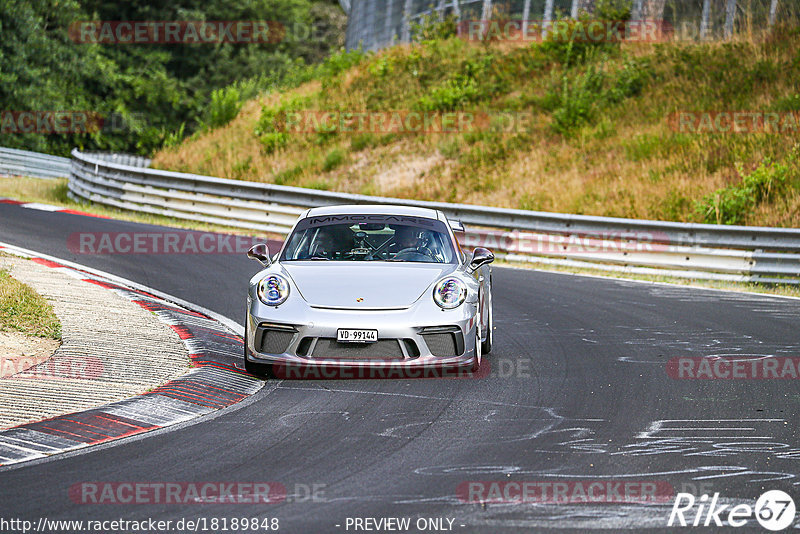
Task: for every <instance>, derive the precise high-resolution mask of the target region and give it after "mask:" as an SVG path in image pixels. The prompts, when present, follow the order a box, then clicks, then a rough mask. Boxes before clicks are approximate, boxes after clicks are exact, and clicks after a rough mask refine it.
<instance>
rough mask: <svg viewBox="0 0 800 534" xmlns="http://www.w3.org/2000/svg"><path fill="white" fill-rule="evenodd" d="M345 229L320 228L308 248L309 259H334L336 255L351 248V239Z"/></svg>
mask: <svg viewBox="0 0 800 534" xmlns="http://www.w3.org/2000/svg"><path fill="white" fill-rule="evenodd" d="M350 233H351V232H350V231H349V230H347V229H341V228H337V227H330V228H320V230H319V231H318V232H317V235H316V236H315V237H314V241H313V243H312V244H311V247H310V257H311V258H312V259H313V258H326V259H329V260H331V259H334V258H335V257H336V255H337V254H340V253H342V252H347V251H349V250H350V249H351V248H352V242H353V237H352V235H347V234H350Z"/></svg>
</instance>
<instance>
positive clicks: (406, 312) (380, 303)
mask: <svg viewBox="0 0 800 534" xmlns="http://www.w3.org/2000/svg"><path fill="white" fill-rule="evenodd" d="M454 229H455V230H456V231H459V230H460V231H463V226H461V223H460V222H450V221H448V220H447V219H446V218H445V216H444V214H443V213H441V212H439V211H435V210H431V209H425V208H413V207H403V206H368V205H354V206H331V207H324V208H313V209H310V210H308V211H306V212H304V213H303V214H302V215H301V216H300V218H299V220H298V221H297V223H296V224H295V226H294V228H293V229H292V231H291V232H290V234H289V236H288V238H287V239H286V241H285V242H284V244H283V247H282V248H281V250H280V252H279V253H278V254H275V255H274V256H272V257H271V255H270V252H269V250H268V249H267V246H266V245H261V244H259V245H255V246H254V247H253V248H252V249H250V251H249V252H248V256H249V257H250V258H252V259H255V260H258V261H259V262H261V264H262V265H263V266H264V269H263V270H262V271H261V272H259V273H258V274H256V275H255V276H254V277H253V278H252V279H251V280H250V287H249V291H248V295H247V320H246V323H245V347H244V353H245V366H246V368H247V370H248V371H249V372H251V373H254V374H259V375H267V376H270V375H271V376H281V377H284V378H291V377H297V378H304V377H305V378H309V377H313V376H319V375H313V374H307V373H306V370H307V369H309V368H310V369H319V368H320V367H322V368H324V369H343V368H348V369H356V370H360V374H356V375H342V374H338V375H336V374H328V375H325V376H326V377H334V376H353V377H369V376H392V374H391V373H376V374H369V373H365V372H364V371H365V370H367V371H375V370H376V369H380V370H384V371H385V370H398V369H400V370H403V371H404V372H405V373H406V375H403V376H437V373H439V372H441V371H442V370H451V371H452V370H467V371H470V370H471V371H475V370H477V369H478V368H479V367H480V364H481V355H482V354H487V353H488V352H489V351H490V350H491V348H492V284H491V271H490V268H489V263H491V262H492V261H493V260H494V255H493V254H492V253H491V252H490V251H489V250H486V249H484V248H476V249H475V251H474V252H473V253H472V256H471V257H467V256H466V255H465V253H464V252H463V251H462V250H461V247H460V246H459V244H458V241H457V240H456V236H455V234H454ZM414 373H416V374H414ZM396 376H401V375H396Z"/></svg>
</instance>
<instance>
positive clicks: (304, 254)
mask: <svg viewBox="0 0 800 534" xmlns="http://www.w3.org/2000/svg"><path fill="white" fill-rule="evenodd" d="M301 260H303V261H314V260H322V261H391V262H421V263H455V262H456V254H455V251H454V249H453V244H452V242H451V240H450V234H448V232H447V227H446V226H445V225H444V223H442V222H441V221H438V220H435V219H425V218H420V217H396V216H386V215H342V216H335V217H330V216H325V217H309V218H306V219H304V220H303V221H301V222H300V223H298V225H297V227H296V228H295V230H294V232H292V235H291V236H290V237H289V240H288V244H287V245H286V248H285V249H284V251H283V255H282V256H281V261H301Z"/></svg>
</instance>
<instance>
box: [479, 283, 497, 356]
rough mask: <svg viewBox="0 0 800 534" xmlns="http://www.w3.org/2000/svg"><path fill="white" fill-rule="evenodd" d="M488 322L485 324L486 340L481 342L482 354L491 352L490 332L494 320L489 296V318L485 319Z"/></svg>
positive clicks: (491, 336)
mask: <svg viewBox="0 0 800 534" xmlns="http://www.w3.org/2000/svg"><path fill="white" fill-rule="evenodd" d="M487 322H488V324H487V325H486V340H485V341H482V342H481V352H482V353H483V354H489V353H490V352H492V338H493V337H494V334H493V333H492V332H493V330H494V325H493V324H492V323H493V322H494V321H493V319H492V300H491V297H490V298H489V320H488V321H487Z"/></svg>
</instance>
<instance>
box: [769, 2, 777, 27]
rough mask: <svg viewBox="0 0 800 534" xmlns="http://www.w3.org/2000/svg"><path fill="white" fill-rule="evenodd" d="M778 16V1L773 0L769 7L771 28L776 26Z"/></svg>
mask: <svg viewBox="0 0 800 534" xmlns="http://www.w3.org/2000/svg"><path fill="white" fill-rule="evenodd" d="M777 15H778V0H772V3H771V4H770V6H769V26H770V28H771V27H772V26H775V17H776V16H777Z"/></svg>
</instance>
